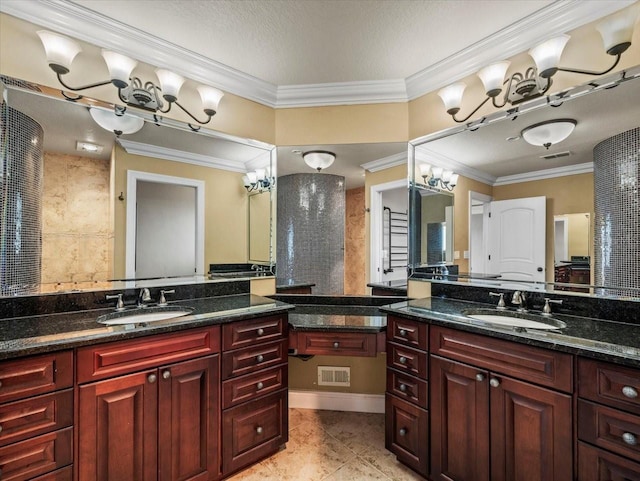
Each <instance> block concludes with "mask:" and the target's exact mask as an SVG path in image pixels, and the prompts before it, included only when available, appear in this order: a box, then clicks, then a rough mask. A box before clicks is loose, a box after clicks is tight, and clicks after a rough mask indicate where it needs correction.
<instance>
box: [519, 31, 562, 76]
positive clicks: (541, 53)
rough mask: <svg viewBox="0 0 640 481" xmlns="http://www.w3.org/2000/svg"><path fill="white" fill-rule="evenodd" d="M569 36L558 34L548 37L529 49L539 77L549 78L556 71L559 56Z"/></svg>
mask: <svg viewBox="0 0 640 481" xmlns="http://www.w3.org/2000/svg"><path fill="white" fill-rule="evenodd" d="M569 38H570V37H569V35H560V36H558V37H554V38H550V39H549V40H546V41H545V42H542V43H541V44H539V45H536V46H535V47H533V48H532V49H531V50H529V55H531V57H532V58H533V61H534V62H535V63H536V67H537V69H538V75H540V77H542V78H549V77H551V76H552V75H553V74H555V73H556V72H557V71H558V64H559V63H560V57H561V56H562V51H563V50H564V46H565V45H566V44H567V42H568V41H569Z"/></svg>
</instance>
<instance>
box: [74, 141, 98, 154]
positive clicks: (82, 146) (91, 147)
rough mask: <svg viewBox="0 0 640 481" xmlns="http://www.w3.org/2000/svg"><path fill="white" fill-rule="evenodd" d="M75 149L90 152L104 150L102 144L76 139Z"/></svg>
mask: <svg viewBox="0 0 640 481" xmlns="http://www.w3.org/2000/svg"><path fill="white" fill-rule="evenodd" d="M76 150H77V151H79V152H89V153H92V154H100V153H102V151H103V150H104V146H103V145H98V144H94V143H92V142H83V141H81V140H78V141H76Z"/></svg>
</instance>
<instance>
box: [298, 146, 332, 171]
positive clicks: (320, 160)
mask: <svg viewBox="0 0 640 481" xmlns="http://www.w3.org/2000/svg"><path fill="white" fill-rule="evenodd" d="M302 158H303V159H304V162H305V163H306V164H307V165H308V166H309V167H311V168H312V169H316V170H317V171H318V172H320V171H321V170H322V169H326V168H327V167H329V166H330V165H331V164H333V161H334V160H336V154H334V153H333V152H328V151H326V150H310V151H309V152H305V153H304V154H302Z"/></svg>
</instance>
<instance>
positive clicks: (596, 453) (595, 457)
mask: <svg viewBox="0 0 640 481" xmlns="http://www.w3.org/2000/svg"><path fill="white" fill-rule="evenodd" d="M578 479H579V480H580V481H618V480H620V481H640V463H634V462H633V461H629V460H628V459H625V458H622V457H620V456H616V455H615V454H611V453H608V452H606V451H603V450H601V449H596V448H594V447H592V446H589V445H588V444H584V443H582V442H579V443H578Z"/></svg>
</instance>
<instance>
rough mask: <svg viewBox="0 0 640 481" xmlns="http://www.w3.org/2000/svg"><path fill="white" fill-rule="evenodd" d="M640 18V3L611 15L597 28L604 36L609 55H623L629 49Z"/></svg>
mask: <svg viewBox="0 0 640 481" xmlns="http://www.w3.org/2000/svg"><path fill="white" fill-rule="evenodd" d="M638 16H640V3H635V4H633V5H632V6H631V7H629V8H628V9H624V10H622V11H620V12H617V13H616V14H614V15H611V16H610V17H608V18H607V19H605V20H603V21H602V22H600V23H599V24H598V25H597V26H596V28H597V29H598V32H600V35H602V42H603V43H604V49H605V50H606V52H607V53H608V54H609V55H618V54H621V53H622V52H624V51H625V50H627V49H628V48H629V46H630V45H631V38H632V37H633V27H634V25H635V23H636V20H638Z"/></svg>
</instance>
